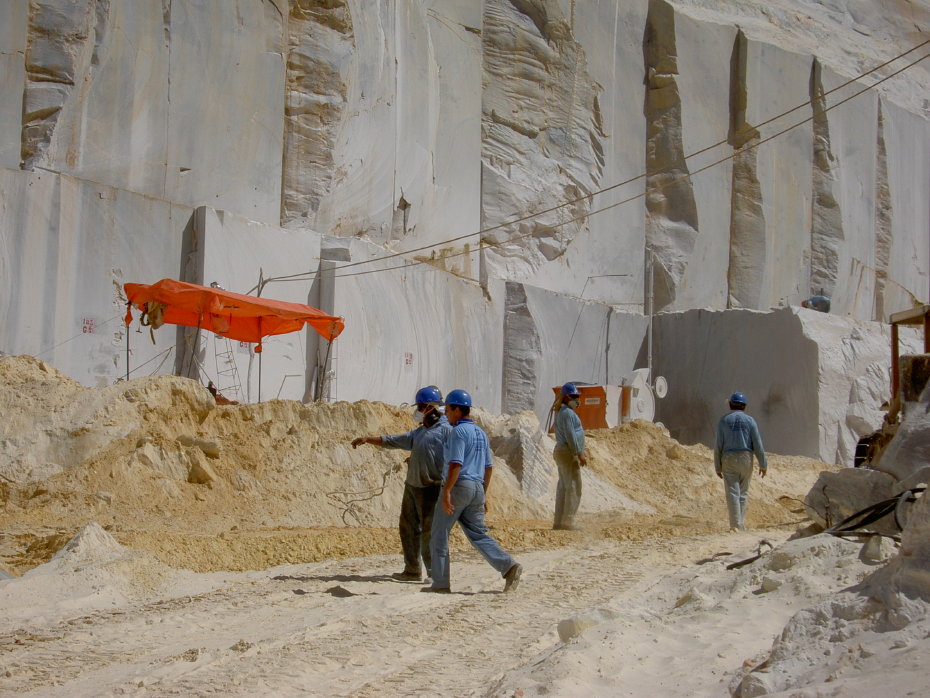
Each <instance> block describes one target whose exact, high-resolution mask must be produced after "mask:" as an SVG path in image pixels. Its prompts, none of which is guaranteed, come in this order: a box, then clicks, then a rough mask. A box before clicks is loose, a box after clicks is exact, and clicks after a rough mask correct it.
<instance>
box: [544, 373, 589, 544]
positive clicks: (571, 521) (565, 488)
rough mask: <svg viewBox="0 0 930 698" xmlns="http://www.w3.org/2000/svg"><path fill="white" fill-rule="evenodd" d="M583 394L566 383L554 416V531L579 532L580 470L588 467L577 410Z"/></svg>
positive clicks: (582, 429)
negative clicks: (555, 475)
mask: <svg viewBox="0 0 930 698" xmlns="http://www.w3.org/2000/svg"><path fill="white" fill-rule="evenodd" d="M580 397H581V394H580V393H579V392H578V389H577V388H576V387H575V384H574V383H566V384H565V385H563V386H562V390H561V391H560V399H559V402H558V404H557V409H558V412H556V415H555V450H554V451H553V452H552V455H553V456H554V457H555V464H556V466H557V467H558V469H559V482H558V485H557V486H556V490H555V520H554V522H553V525H552V528H554V529H561V530H567V531H577V530H579V529H580V526H576V525H575V514H576V512H577V511H578V505H579V504H580V503H581V469H582V468H583V467H585V466H586V465H587V464H588V458H587V456H585V453H584V428H583V427H582V426H581V419H580V418H579V417H578V414H577V413H576V411H575V410H577V409H578V404H579V403H578V401H579V399H580Z"/></svg>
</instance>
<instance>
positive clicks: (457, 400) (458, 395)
mask: <svg viewBox="0 0 930 698" xmlns="http://www.w3.org/2000/svg"><path fill="white" fill-rule="evenodd" d="M446 404H447V405H458V406H459V407H471V395H469V394H468V393H467V392H466V391H464V390H462V389H461V388H457V389H455V390H450V391H449V394H448V395H446Z"/></svg>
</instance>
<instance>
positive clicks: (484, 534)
mask: <svg viewBox="0 0 930 698" xmlns="http://www.w3.org/2000/svg"><path fill="white" fill-rule="evenodd" d="M471 407H472V403H471V395H469V394H468V393H467V392H466V391H464V390H452V391H450V392H449V394H448V395H446V416H447V417H448V418H449V423H450V424H452V430H451V431H450V432H449V435H448V437H447V438H446V443H445V448H444V453H445V456H444V458H443V462H444V465H443V471H442V483H443V484H442V494H441V495H440V499H439V502H438V503H437V505H436V512H435V513H434V514H433V534H432V537H431V539H430V547H431V551H432V556H433V583H432V586H428V587H423V588H422V589H421V590H420V591H426V592H433V593H438V594H448V593H451V590H450V587H449V573H450V569H449V533H450V532H451V531H452V527H453V526H454V525H455V523H456V522H458V524H459V527H460V528H461V529H462V531H463V532H464V533H465V537H466V538H468V541H469V542H470V543H471V544H472V546H474V548H475V550H477V551H478V552H479V553H481V554H482V555H483V556H484V559H485V560H487V561H488V564H490V565H491V567H493V568H494V569H496V570H497V571H498V572H500V573H501V576H502V577H503V578H504V591H512V590H513V589H516V587H517V584H518V583H519V581H520V575H521V574H522V572H523V567H522V566H521V565H520V563H518V562H517V561H516V560H514V559H513V558H512V557H511V556H510V555H509V554H508V553H506V552H504V550H502V549H501V547H500V545H499V544H498V542H497V541H496V540H494V538H492V537H491V536H490V535H489V534H488V527H487V526H486V525H485V523H484V513H485V511H486V509H487V504H486V499H485V492H486V491H487V489H488V485H489V484H490V483H491V472H492V470H491V444H490V443H489V442H488V435H487V434H485V433H484V431H483V430H482V429H481V427H479V426H478V425H477V424H475V422H474V421H473V420H472V419H471V418H470V417H469V414H470V412H471Z"/></svg>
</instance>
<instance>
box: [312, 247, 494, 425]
mask: <svg viewBox="0 0 930 698" xmlns="http://www.w3.org/2000/svg"><path fill="white" fill-rule="evenodd" d="M323 248H324V252H323V254H324V256H328V257H329V259H334V260H338V261H336V262H335V268H334V270H333V277H334V281H335V283H334V289H333V298H334V306H333V312H334V314H336V315H340V316H342V317H344V318H345V322H346V329H345V330H344V331H343V333H342V334H341V335H340V337H339V339H338V340H336V342H335V345H334V348H333V350H334V357H333V361H332V368H333V371H334V378H333V383H332V385H331V386H330V392H329V396H330V399H337V400H361V399H365V400H381V401H384V402H389V403H393V404H399V403H403V402H411V401H412V400H413V396H414V394H415V392H416V390H417V389H418V388H420V387H423V386H424V385H437V386H439V388H440V389H441V390H442V392H443V394H445V393H447V392H448V391H449V390H452V389H454V388H463V389H465V390H467V391H468V392H469V393H471V396H472V399H473V400H474V404H475V405H477V406H480V407H482V408H484V409H486V410H488V411H489V412H492V413H499V412H500V385H501V357H502V351H503V344H502V333H503V304H504V292H503V284H502V283H500V282H495V281H492V282H491V283H490V284H489V285H488V287H487V288H486V289H485V288H482V287H481V286H479V285H478V284H477V283H475V282H473V281H470V280H467V279H461V278H458V277H456V276H455V275H450V274H448V273H446V272H441V271H437V270H436V269H434V268H433V267H431V266H430V265H428V264H412V265H407V266H405V267H403V268H397V266H398V265H397V261H398V260H397V259H391V260H385V261H375V262H372V263H365V264H361V265H358V266H346V265H347V264H352V263H354V262H359V261H363V260H365V259H366V258H372V257H378V256H380V255H378V249H377V248H375V247H374V246H372V245H369V244H366V243H364V242H362V241H360V240H345V239H340V240H336V239H333V238H327V239H325V240H324V243H323ZM340 249H341V251H342V254H341V255H339V254H338V252H339V251H340ZM340 267H346V268H344V269H341V268H340Z"/></svg>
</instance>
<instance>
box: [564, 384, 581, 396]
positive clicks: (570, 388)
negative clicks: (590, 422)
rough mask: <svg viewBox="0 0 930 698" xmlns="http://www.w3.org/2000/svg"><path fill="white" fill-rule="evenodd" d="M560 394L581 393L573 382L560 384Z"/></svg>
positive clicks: (571, 394)
mask: <svg viewBox="0 0 930 698" xmlns="http://www.w3.org/2000/svg"><path fill="white" fill-rule="evenodd" d="M562 395H568V396H569V397H578V396H579V395H581V393H579V392H578V388H576V387H575V384H574V383H566V384H565V385H563V386H562Z"/></svg>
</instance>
